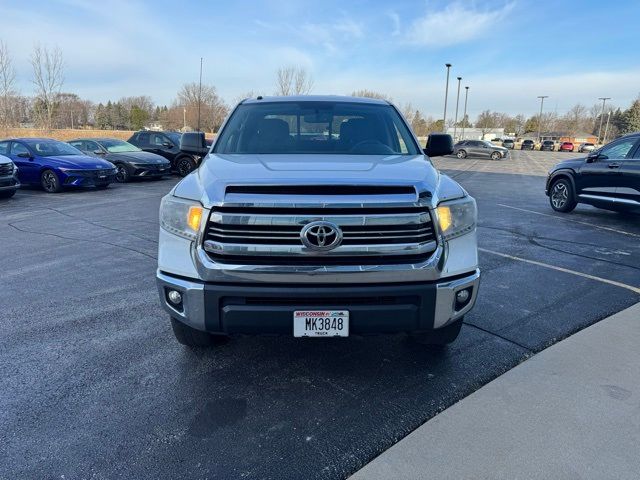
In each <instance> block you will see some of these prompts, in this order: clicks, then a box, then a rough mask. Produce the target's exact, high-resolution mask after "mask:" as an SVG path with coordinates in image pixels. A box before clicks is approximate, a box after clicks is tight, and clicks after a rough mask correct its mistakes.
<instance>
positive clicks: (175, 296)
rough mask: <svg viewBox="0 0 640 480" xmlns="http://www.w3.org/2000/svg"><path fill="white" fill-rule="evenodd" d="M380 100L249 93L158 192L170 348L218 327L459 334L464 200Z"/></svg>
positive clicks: (216, 333)
mask: <svg viewBox="0 0 640 480" xmlns="http://www.w3.org/2000/svg"><path fill="white" fill-rule="evenodd" d="M452 150H453V145H452V140H451V137H450V136H448V135H442V134H439V135H431V136H430V137H429V139H428V141H427V145H426V148H424V149H423V148H422V147H421V146H420V144H419V142H418V140H417V138H416V137H415V135H414V134H413V133H412V131H411V129H410V128H409V126H408V125H407V123H406V122H405V120H404V119H403V117H402V115H401V114H400V113H399V112H398V110H397V109H396V108H395V107H394V106H393V105H391V104H390V103H388V102H386V101H383V100H374V99H365V98H353V97H333V96H298V97H273V98H268V97H264V98H263V97H257V98H255V99H249V100H244V101H243V102H241V103H240V104H239V105H238V106H237V107H236V108H235V109H234V110H233V112H232V113H231V115H230V116H229V118H228V119H227V121H226V122H225V124H224V125H223V127H222V129H221V131H220V135H219V136H218V138H217V139H216V141H215V143H214V144H213V146H212V148H211V151H210V152H209V154H208V155H207V156H206V157H205V158H204V159H203V161H202V164H201V165H200V167H199V168H198V169H197V170H196V171H194V172H192V173H191V174H189V175H188V176H186V177H185V178H184V179H183V180H181V181H180V183H178V184H177V185H176V186H175V187H174V189H173V190H172V191H171V192H170V193H169V194H168V195H167V196H165V197H164V198H163V200H162V204H161V207H160V242H159V256H158V271H157V283H158V288H159V293H160V300H161V302H162V305H163V307H164V308H165V310H166V311H167V312H168V313H169V316H170V318H171V323H172V326H173V331H174V333H175V336H176V338H177V339H178V341H179V342H180V343H183V344H185V345H188V346H206V345H212V344H215V343H217V342H218V341H220V340H222V339H223V338H224V337H227V336H229V335H232V334H282V335H293V336H295V337H320V338H326V337H345V336H349V335H360V334H369V333H396V332H407V333H409V334H410V335H411V336H412V337H413V338H414V339H416V340H417V341H419V342H420V343H424V344H435V345H443V344H447V343H450V342H452V341H453V340H455V338H456V337H457V336H458V333H459V332H460V327H461V325H462V318H463V316H464V314H465V313H467V312H468V311H469V310H470V309H471V308H472V307H473V305H474V303H475V300H476V296H477V293H478V287H479V280H480V271H479V269H478V254H477V241H476V217H477V213H476V202H475V201H474V199H473V198H472V197H470V196H469V194H468V193H467V192H466V191H465V190H464V189H463V188H462V187H461V186H460V185H458V184H457V183H456V182H455V181H453V180H452V179H451V178H449V177H447V176H446V175H443V174H441V173H439V172H438V171H437V170H436V169H435V168H434V166H433V165H432V163H431V161H430V160H429V157H430V156H431V157H433V156H440V155H447V154H450V153H451V152H452Z"/></svg>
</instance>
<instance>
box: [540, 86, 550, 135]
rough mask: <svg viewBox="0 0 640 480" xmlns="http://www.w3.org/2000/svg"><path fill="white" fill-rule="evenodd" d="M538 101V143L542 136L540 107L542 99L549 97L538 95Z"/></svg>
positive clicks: (542, 103) (542, 102)
mask: <svg viewBox="0 0 640 480" xmlns="http://www.w3.org/2000/svg"><path fill="white" fill-rule="evenodd" d="M538 98H539V99H540V116H539V117H538V141H540V138H541V135H542V106H543V105H544V99H545V98H549V95H538Z"/></svg>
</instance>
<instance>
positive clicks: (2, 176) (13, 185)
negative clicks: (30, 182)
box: [0, 145, 20, 198]
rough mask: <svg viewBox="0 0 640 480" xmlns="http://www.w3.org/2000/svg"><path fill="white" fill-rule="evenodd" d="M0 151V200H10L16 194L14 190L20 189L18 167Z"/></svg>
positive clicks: (3, 151)
mask: <svg viewBox="0 0 640 480" xmlns="http://www.w3.org/2000/svg"><path fill="white" fill-rule="evenodd" d="M0 146H1V145H0ZM6 150H7V148H5V149H4V150H2V149H0V198H10V197H13V196H14V195H15V193H16V190H18V188H20V181H19V180H18V167H16V165H15V163H13V162H12V161H11V159H10V158H8V157H6V156H5V155H3V154H1V153H8V152H6Z"/></svg>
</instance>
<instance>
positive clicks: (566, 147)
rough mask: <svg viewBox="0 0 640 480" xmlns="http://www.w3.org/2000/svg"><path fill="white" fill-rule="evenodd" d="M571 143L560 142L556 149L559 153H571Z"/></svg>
mask: <svg viewBox="0 0 640 480" xmlns="http://www.w3.org/2000/svg"><path fill="white" fill-rule="evenodd" d="M573 148H574V147H573V143H571V142H562V143H561V144H560V148H558V151H559V152H573Z"/></svg>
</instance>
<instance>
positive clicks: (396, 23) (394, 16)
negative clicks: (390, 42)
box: [387, 12, 401, 37]
mask: <svg viewBox="0 0 640 480" xmlns="http://www.w3.org/2000/svg"><path fill="white" fill-rule="evenodd" d="M387 17H389V19H390V20H391V24H392V25H393V30H392V31H391V36H393V37H397V36H398V35H400V32H401V30H400V15H398V13H397V12H388V13H387Z"/></svg>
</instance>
